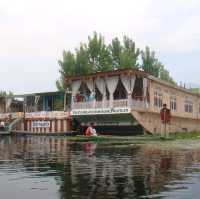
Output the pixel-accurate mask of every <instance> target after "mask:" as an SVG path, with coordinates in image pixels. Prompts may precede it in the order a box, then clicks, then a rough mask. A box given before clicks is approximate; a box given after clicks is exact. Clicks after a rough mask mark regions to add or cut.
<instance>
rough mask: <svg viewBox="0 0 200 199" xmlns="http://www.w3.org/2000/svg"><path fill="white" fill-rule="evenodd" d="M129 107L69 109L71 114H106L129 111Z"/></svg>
mask: <svg viewBox="0 0 200 199" xmlns="http://www.w3.org/2000/svg"><path fill="white" fill-rule="evenodd" d="M130 112H131V110H130V108H119V107H118V108H102V109H76V110H73V111H71V113H70V114H71V115H105V114H106V115H108V114H124V113H130Z"/></svg>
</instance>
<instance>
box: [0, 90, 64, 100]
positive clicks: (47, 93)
mask: <svg viewBox="0 0 200 199" xmlns="http://www.w3.org/2000/svg"><path fill="white" fill-rule="evenodd" d="M64 93H65V92H64V91H50V92H38V93H27V94H19V95H12V96H0V98H5V97H7V98H9V97H12V98H20V97H22V98H23V97H28V96H36V95H39V96H47V95H56V94H64Z"/></svg>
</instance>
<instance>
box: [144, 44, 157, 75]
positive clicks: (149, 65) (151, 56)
mask: <svg viewBox="0 0 200 199" xmlns="http://www.w3.org/2000/svg"><path fill="white" fill-rule="evenodd" d="M141 59H142V64H141V68H142V69H143V70H144V71H145V72H147V73H149V74H151V75H153V76H155V77H158V76H159V69H160V63H159V62H158V60H157V59H156V58H155V52H154V51H151V50H150V48H149V47H146V48H145V50H144V51H142V52H141Z"/></svg>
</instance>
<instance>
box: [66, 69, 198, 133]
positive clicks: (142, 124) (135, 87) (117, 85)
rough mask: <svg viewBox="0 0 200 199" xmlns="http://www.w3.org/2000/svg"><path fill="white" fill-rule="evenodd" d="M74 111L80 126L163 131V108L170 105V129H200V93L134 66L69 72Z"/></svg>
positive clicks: (118, 129) (99, 130)
mask: <svg viewBox="0 0 200 199" xmlns="http://www.w3.org/2000/svg"><path fill="white" fill-rule="evenodd" d="M66 82H67V83H70V84H71V87H72V95H71V112H70V115H71V116H72V118H73V119H75V120H77V121H78V122H79V123H80V124H81V126H88V125H89V123H90V122H94V124H95V126H96V128H97V131H98V132H100V133H105V134H107V133H109V132H111V131H113V132H115V133H121V134H131V135H132V134H137V133H145V132H147V133H150V134H159V133H160V132H161V122H160V109H161V108H162V105H163V104H164V103H165V104H167V106H168V108H170V109H171V115H172V119H171V123H170V133H173V132H191V131H200V95H199V94H195V93H193V92H191V91H189V90H187V89H185V88H182V87H179V86H177V85H173V84H170V83H168V82H166V81H162V80H160V79H158V78H155V77H153V76H151V75H149V74H147V73H145V72H143V71H140V70H134V69H124V70H115V71H110V72H97V73H94V74H90V75H84V76H67V77H66Z"/></svg>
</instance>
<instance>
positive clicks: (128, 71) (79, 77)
mask: <svg viewBox="0 0 200 199" xmlns="http://www.w3.org/2000/svg"><path fill="white" fill-rule="evenodd" d="M120 74H125V75H126V74H127V75H128V74H134V75H137V76H142V77H146V78H148V79H150V80H152V81H155V82H157V83H159V84H162V85H165V86H167V87H170V88H174V89H177V90H179V91H182V92H185V93H187V94H190V95H194V96H198V97H200V94H198V93H194V92H192V91H191V90H189V89H186V88H183V87H180V86H178V85H175V84H172V83H170V82H167V81H164V80H161V79H159V78H157V77H154V76H152V75H150V74H148V73H146V72H144V71H142V70H138V69H132V68H130V69H119V70H113V71H106V72H96V73H91V74H87V75H77V76H76V75H73V76H66V77H65V80H66V82H71V81H75V80H87V79H92V78H97V77H105V76H107V77H109V76H115V75H120Z"/></svg>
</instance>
